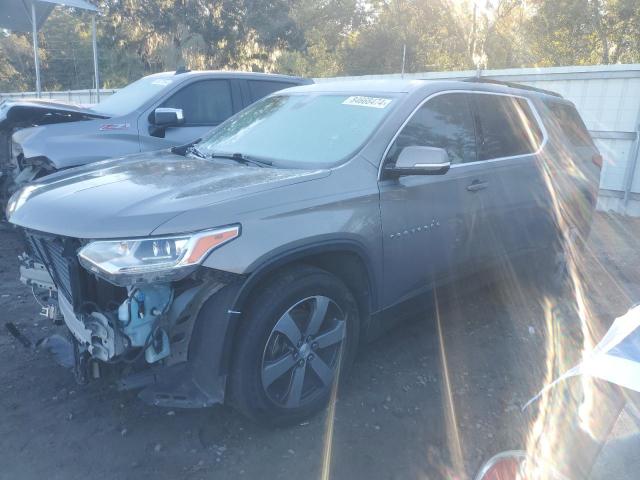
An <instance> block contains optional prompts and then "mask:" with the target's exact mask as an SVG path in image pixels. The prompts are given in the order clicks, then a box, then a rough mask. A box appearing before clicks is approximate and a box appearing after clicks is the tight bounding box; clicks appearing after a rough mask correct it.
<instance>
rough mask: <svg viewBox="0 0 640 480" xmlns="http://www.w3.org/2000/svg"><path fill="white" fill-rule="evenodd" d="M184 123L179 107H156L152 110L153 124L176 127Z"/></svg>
mask: <svg viewBox="0 0 640 480" xmlns="http://www.w3.org/2000/svg"><path fill="white" fill-rule="evenodd" d="M183 123H184V114H183V112H182V109H181V108H162V107H161V108H156V109H155V110H154V112H153V124H154V125H155V126H157V127H176V126H178V125H182V124H183Z"/></svg>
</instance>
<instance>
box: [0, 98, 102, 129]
mask: <svg viewBox="0 0 640 480" xmlns="http://www.w3.org/2000/svg"><path fill="white" fill-rule="evenodd" d="M91 118H108V117H106V116H105V115H101V114H97V113H96V112H94V111H93V110H90V109H88V108H85V107H81V106H79V105H74V104H71V103H64V102H56V101H52V100H4V101H2V102H0V130H13V129H14V128H22V127H28V126H33V125H48V124H51V123H65V122H77V121H80V120H88V119H91Z"/></svg>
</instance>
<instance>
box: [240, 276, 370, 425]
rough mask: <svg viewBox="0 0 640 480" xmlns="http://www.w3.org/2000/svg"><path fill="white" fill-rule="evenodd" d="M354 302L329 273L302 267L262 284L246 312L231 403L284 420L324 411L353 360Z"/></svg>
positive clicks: (260, 416)
mask: <svg viewBox="0 0 640 480" xmlns="http://www.w3.org/2000/svg"><path fill="white" fill-rule="evenodd" d="M358 336H359V315H358V308H357V304H356V301H355V299H354V297H353V295H352V294H351V292H350V291H349V289H348V288H347V287H346V286H345V285H344V283H343V282H342V281H341V280H340V279H339V278H337V277H336V276H334V275H332V274H331V273H329V272H326V271H324V270H321V269H319V268H316V267H311V266H306V265H299V266H295V267H292V268H289V269H287V270H284V271H283V272H281V273H279V274H277V275H276V276H274V277H272V278H270V279H269V280H268V281H267V282H265V283H264V284H262V285H261V286H259V287H258V288H257V289H256V291H255V292H254V294H253V300H252V301H251V303H250V305H249V306H248V308H247V310H246V314H245V315H244V316H243V319H242V324H241V326H240V328H239V331H238V334H237V337H236V338H237V341H236V344H235V348H234V355H233V359H234V360H233V365H232V369H231V377H230V381H229V382H230V384H229V387H230V390H231V397H232V404H233V406H234V407H235V408H236V409H238V410H239V411H240V412H241V413H243V414H244V415H246V416H248V417H249V418H251V419H253V420H256V421H258V422H261V423H268V424H271V425H284V424H290V423H293V422H296V421H300V420H302V419H304V418H307V417H309V416H311V415H313V414H315V413H317V412H318V411H320V410H322V409H324V408H325V407H326V405H327V403H328V402H329V399H330V397H331V394H332V390H333V387H334V385H335V382H336V378H338V379H339V378H342V377H343V376H344V375H345V374H346V372H347V371H348V369H349V367H350V365H351V364H352V362H353V359H354V356H355V353H356V350H357V344H358Z"/></svg>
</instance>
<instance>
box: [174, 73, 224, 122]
mask: <svg viewBox="0 0 640 480" xmlns="http://www.w3.org/2000/svg"><path fill="white" fill-rule="evenodd" d="M162 107H166V108H181V109H182V110H183V113H184V125H185V126H194V125H217V124H219V123H221V122H222V121H224V120H226V119H227V118H229V117H230V116H231V115H232V114H233V102H232V101H231V88H230V86H229V82H228V81H227V80H202V81H199V82H194V83H191V84H189V85H187V86H186V87H184V88H182V89H181V90H180V91H178V92H177V93H175V94H173V95H172V96H171V98H169V100H167V101H166V102H164V103H163V104H162Z"/></svg>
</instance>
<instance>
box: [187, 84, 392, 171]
mask: <svg viewBox="0 0 640 480" xmlns="http://www.w3.org/2000/svg"><path fill="white" fill-rule="evenodd" d="M392 105H393V99H392V98H389V97H388V96H387V97H384V98H383V97H379V96H378V97H371V96H353V95H335V94H322V93H307V94H293V95H275V96H272V97H268V98H266V99H264V100H262V101H260V102H258V103H256V104H254V105H253V106H252V107H249V108H248V109H246V110H244V111H243V112H241V113H239V114H238V115H236V116H234V117H232V118H231V119H229V120H228V121H227V122H225V123H224V124H222V125H221V126H220V127H219V128H217V129H215V130H214V131H213V132H212V133H211V135H210V136H209V137H207V138H205V139H204V140H203V141H202V142H201V143H200V144H199V145H198V150H200V151H201V152H202V153H204V154H216V153H218V154H219V153H227V154H233V153H241V154H242V155H246V156H255V157H258V158H263V159H269V160H272V161H273V162H275V163H280V164H286V165H287V166H293V167H301V168H304V167H323V166H330V165H333V164H336V163H338V162H340V161H341V160H344V159H345V158H347V157H348V156H350V155H351V154H353V153H354V152H355V151H356V150H357V149H358V148H359V147H360V146H361V145H362V144H363V143H364V142H365V140H366V139H367V138H368V137H369V136H370V135H371V134H372V133H373V132H374V130H375V129H376V127H377V126H378V125H379V124H380V122H381V121H382V119H383V118H384V117H386V116H387V115H388V113H389V111H390V110H391V108H392Z"/></svg>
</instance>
